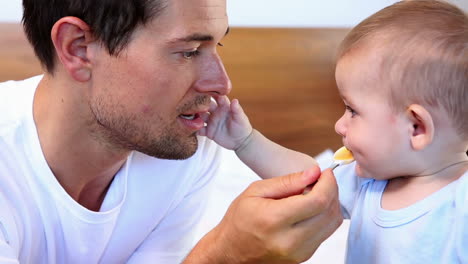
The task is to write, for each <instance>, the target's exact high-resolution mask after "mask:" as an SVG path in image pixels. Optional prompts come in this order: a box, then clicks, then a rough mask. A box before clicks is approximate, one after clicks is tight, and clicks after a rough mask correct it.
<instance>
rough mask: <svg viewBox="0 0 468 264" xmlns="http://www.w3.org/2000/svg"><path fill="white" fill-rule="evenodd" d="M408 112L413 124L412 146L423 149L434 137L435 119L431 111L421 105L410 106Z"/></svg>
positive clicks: (415, 148)
mask: <svg viewBox="0 0 468 264" xmlns="http://www.w3.org/2000/svg"><path fill="white" fill-rule="evenodd" d="M406 114H407V117H408V118H409V121H410V122H411V124H412V127H411V128H410V137H411V146H412V147H413V149H414V150H422V149H424V148H425V147H426V146H428V145H429V144H430V143H431V142H432V140H433V138H434V121H433V120H432V116H431V113H429V111H427V110H426V108H424V107H423V106H421V105H418V104H412V105H410V106H409V107H408V110H407V113H406Z"/></svg>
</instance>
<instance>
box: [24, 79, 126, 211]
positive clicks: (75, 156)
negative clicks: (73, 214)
mask: <svg viewBox="0 0 468 264" xmlns="http://www.w3.org/2000/svg"><path fill="white" fill-rule="evenodd" d="M64 85H70V84H65V83H62V82H60V80H57V79H54V80H52V78H49V77H48V76H47V75H46V76H45V77H44V79H43V80H42V81H41V82H40V84H39V86H38V88H37V90H36V94H35V96H34V105H33V114H34V121H35V123H36V127H37V131H38V135H39V140H40V144H41V148H42V152H43V153H44V157H45V159H46V161H47V163H48V165H49V167H50V168H51V170H52V172H53V173H54V175H55V177H56V178H57V180H58V182H59V183H60V184H61V185H62V187H63V188H64V189H65V190H66V191H67V193H68V194H69V195H70V196H71V197H72V198H73V199H74V200H75V201H77V202H78V203H80V204H81V205H82V206H84V207H86V208H87V209H89V210H93V211H99V209H100V207H101V204H102V202H103V200H104V197H105V195H106V193H107V190H108V188H109V186H110V184H111V182H112V180H113V178H114V176H115V175H116V173H117V172H118V171H119V170H120V168H121V167H122V166H123V164H124V163H125V161H126V159H127V157H128V155H129V151H123V150H117V149H113V150H112V149H110V148H109V147H108V146H106V145H105V144H102V143H99V142H97V140H96V138H95V137H93V136H92V135H91V133H90V131H89V128H88V126H89V120H90V118H92V116H91V114H90V113H89V112H90V110H89V106H88V105H87V104H83V103H82V101H83V98H81V97H82V96H81V95H80V94H78V95H77V94H70V91H73V90H78V89H85V88H83V87H73V88H70V87H67V88H64V87H63V86H64Z"/></svg>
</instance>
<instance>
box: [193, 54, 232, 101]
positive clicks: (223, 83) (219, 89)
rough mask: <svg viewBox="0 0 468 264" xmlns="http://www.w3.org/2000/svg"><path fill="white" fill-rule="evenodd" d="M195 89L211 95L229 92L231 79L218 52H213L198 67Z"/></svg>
mask: <svg viewBox="0 0 468 264" xmlns="http://www.w3.org/2000/svg"><path fill="white" fill-rule="evenodd" d="M195 89H196V90H197V91H198V92H200V93H209V94H212V95H227V94H229V93H230V92H231V89H232V84H231V80H230V79H229V76H228V75H227V72H226V69H225V68H224V65H223V62H222V60H221V58H220V57H219V55H218V54H213V55H212V57H210V59H209V60H207V61H205V63H203V66H201V67H200V69H199V79H198V80H197V82H196V83H195Z"/></svg>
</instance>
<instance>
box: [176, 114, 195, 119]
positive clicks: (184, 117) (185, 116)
mask: <svg viewBox="0 0 468 264" xmlns="http://www.w3.org/2000/svg"><path fill="white" fill-rule="evenodd" d="M197 116H198V114H192V115H180V117H181V118H183V119H186V120H194V119H195V118H197Z"/></svg>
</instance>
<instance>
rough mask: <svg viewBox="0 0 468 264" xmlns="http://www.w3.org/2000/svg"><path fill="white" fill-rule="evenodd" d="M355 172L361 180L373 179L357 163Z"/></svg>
mask: <svg viewBox="0 0 468 264" xmlns="http://www.w3.org/2000/svg"><path fill="white" fill-rule="evenodd" d="M354 170H355V171H356V174H357V176H359V177H361V178H373V177H372V176H371V175H370V173H369V172H367V171H365V170H363V169H362V167H361V165H360V164H359V163H357V162H356V166H355V167H354Z"/></svg>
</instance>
